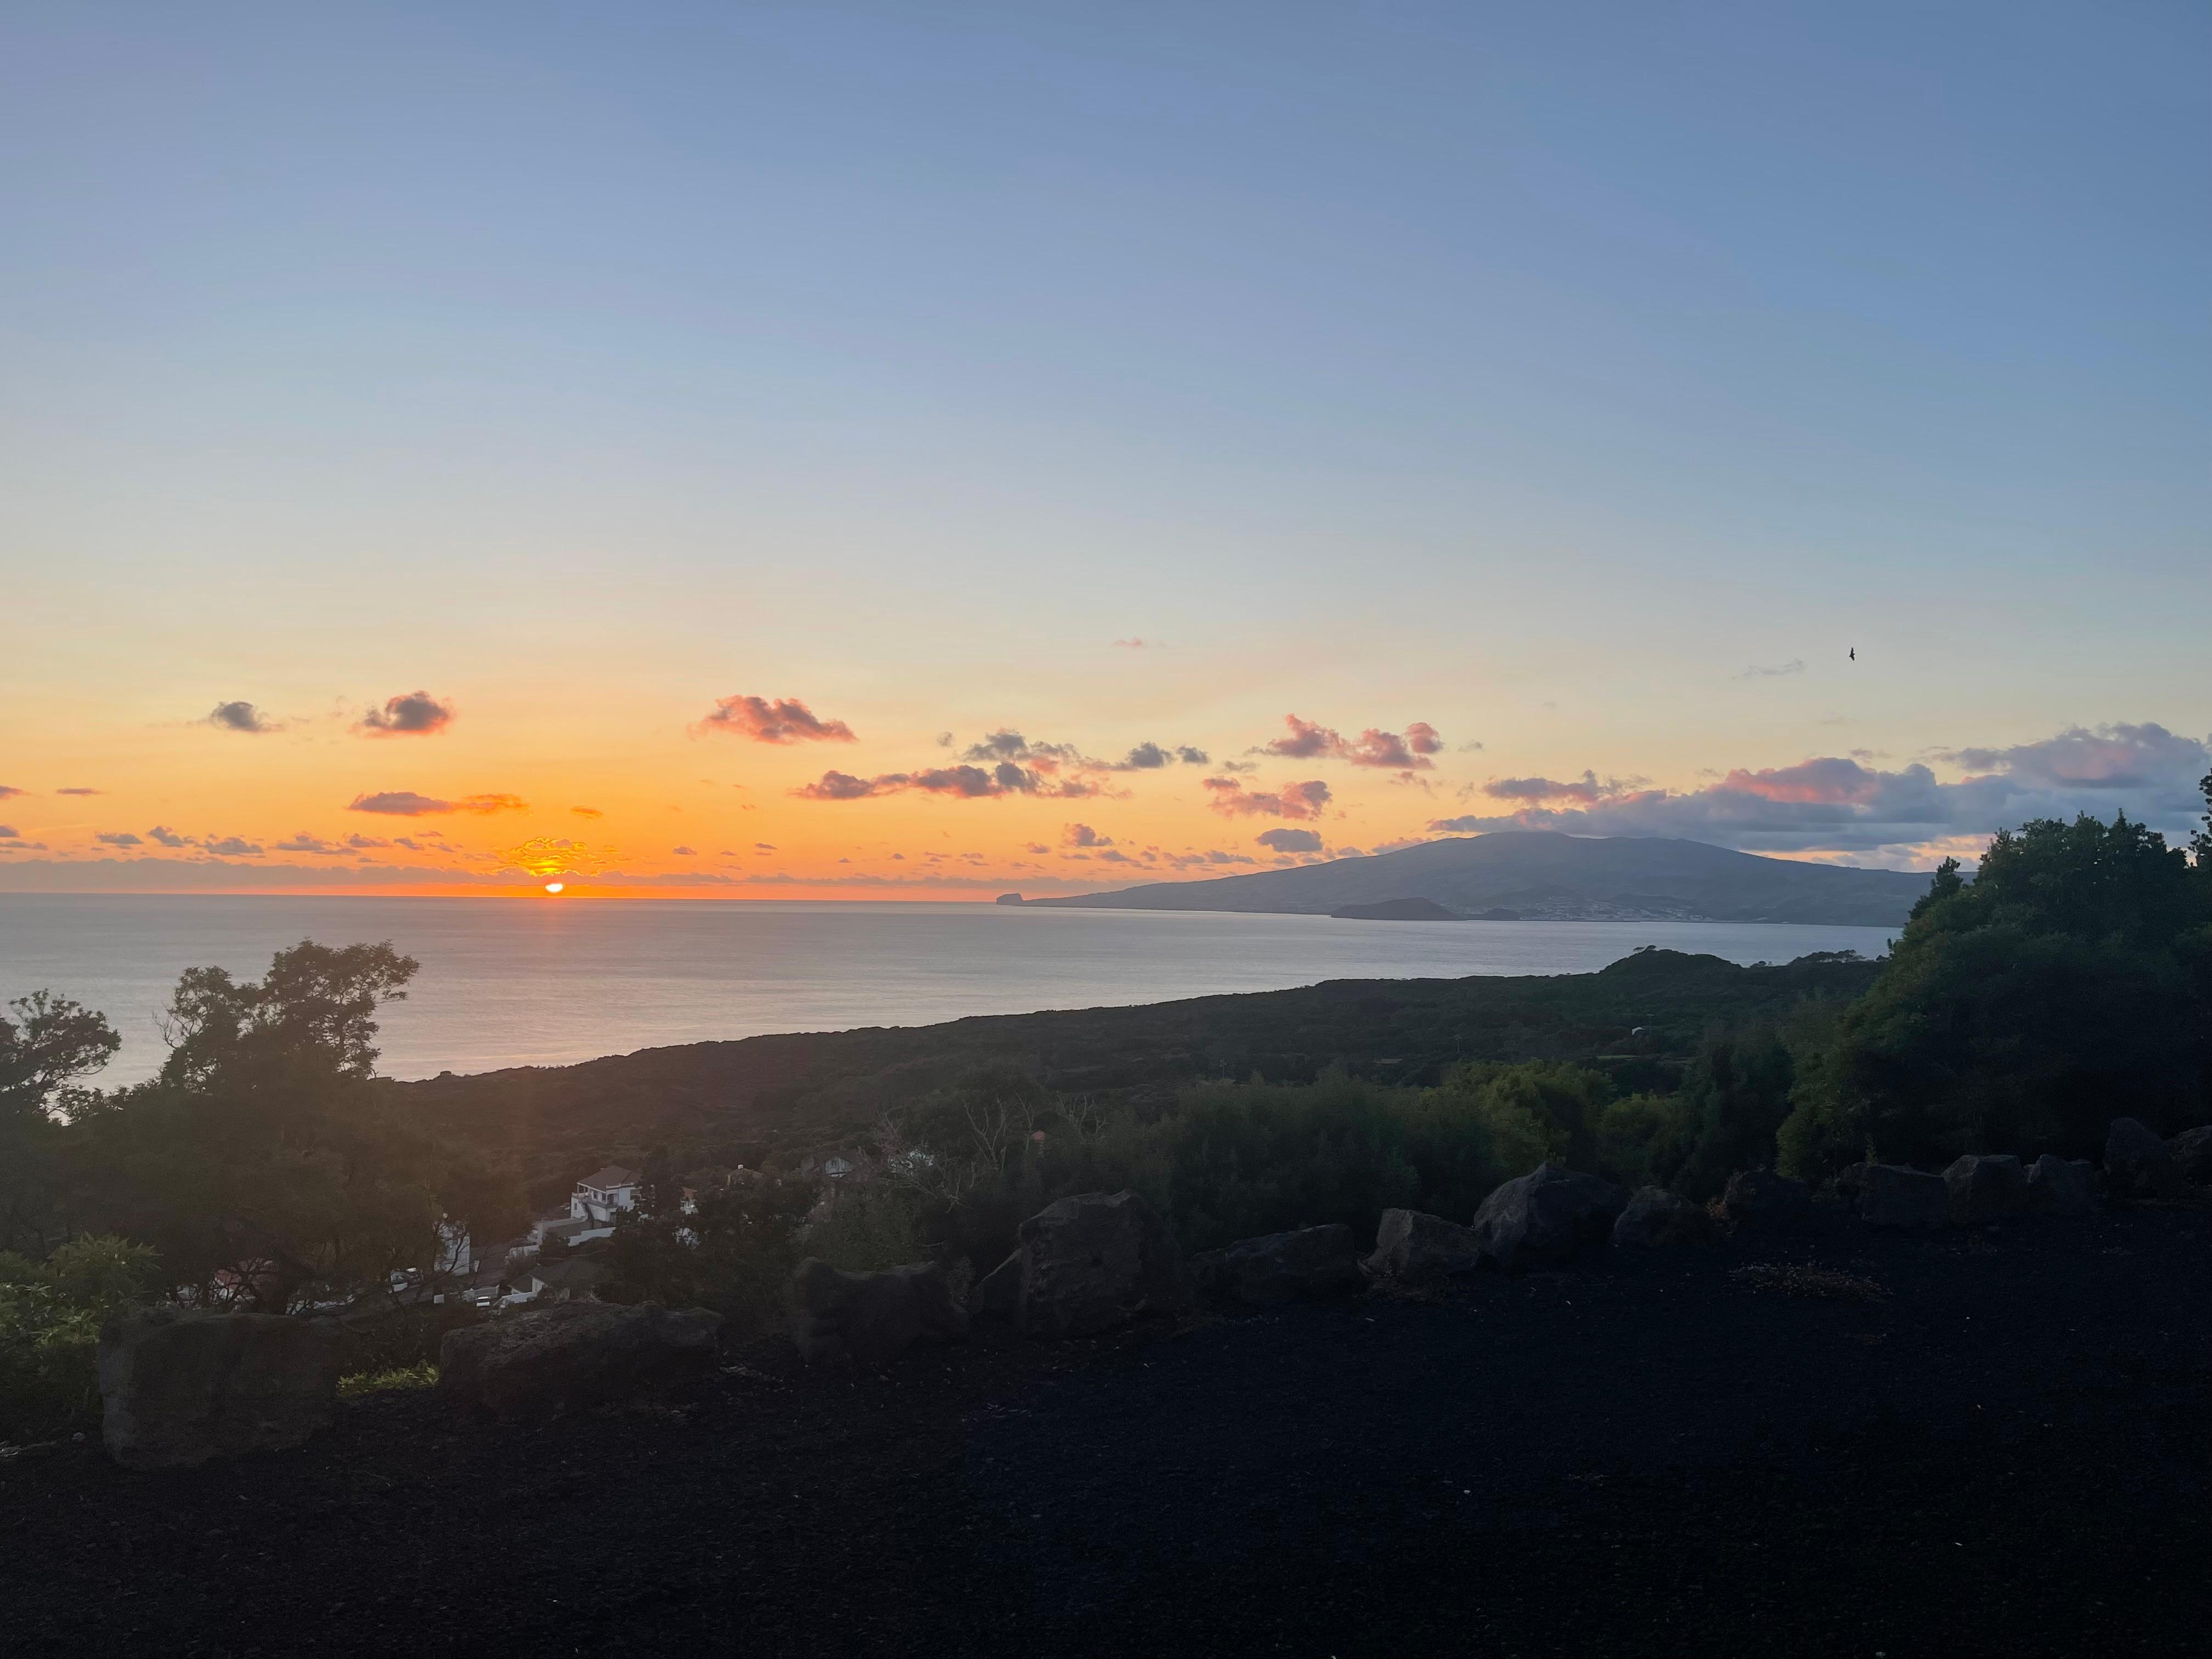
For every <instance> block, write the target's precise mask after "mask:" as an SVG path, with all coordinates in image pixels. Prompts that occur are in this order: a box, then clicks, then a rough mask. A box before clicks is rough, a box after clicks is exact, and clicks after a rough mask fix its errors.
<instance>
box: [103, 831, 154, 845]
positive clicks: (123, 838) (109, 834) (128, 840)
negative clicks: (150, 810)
mask: <svg viewBox="0 0 2212 1659" xmlns="http://www.w3.org/2000/svg"><path fill="white" fill-rule="evenodd" d="M93 839H94V841H96V842H99V843H100V845H101V846H103V847H143V846H144V845H145V844H146V842H145V840H144V838H143V836H134V835H132V834H131V832H130V831H129V830H128V829H109V830H106V831H105V832H103V833H101V834H100V835H97V836H94V837H93Z"/></svg>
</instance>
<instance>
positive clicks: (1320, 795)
mask: <svg viewBox="0 0 2212 1659" xmlns="http://www.w3.org/2000/svg"><path fill="white" fill-rule="evenodd" d="M1205 787H1206V793H1207V795H1208V797H1209V799H1207V801H1206V805H1208V806H1211V807H1212V809H1213V810H1214V811H1217V812H1218V813H1220V814H1221V815H1222V816H1223V817H1231V818H1235V817H1269V818H1317V817H1320V816H1321V814H1322V808H1323V807H1325V806H1327V805H1328V799H1329V795H1328V785H1327V784H1325V783H1323V782H1322V781H1321V780H1320V779H1319V778H1315V779H1313V780H1312V781H1310V782H1306V783H1286V784H1285V785H1284V786H1283V787H1281V788H1280V789H1266V790H1260V789H1247V788H1245V787H1244V785H1243V782H1242V781H1239V780H1238V779H1236V778H1208V779H1206V785H1205Z"/></svg>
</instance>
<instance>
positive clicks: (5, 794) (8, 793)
mask: <svg viewBox="0 0 2212 1659" xmlns="http://www.w3.org/2000/svg"><path fill="white" fill-rule="evenodd" d="M21 793H23V792H22V791H21V790H20V789H18V788H16V787H15V785H14V784H12V783H0V800H13V799H15V797H16V796H18V795H20V794H21Z"/></svg>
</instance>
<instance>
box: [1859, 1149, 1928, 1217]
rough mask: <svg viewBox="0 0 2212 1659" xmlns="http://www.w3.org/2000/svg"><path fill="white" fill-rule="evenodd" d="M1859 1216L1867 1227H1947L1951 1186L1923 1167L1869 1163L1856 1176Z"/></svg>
mask: <svg viewBox="0 0 2212 1659" xmlns="http://www.w3.org/2000/svg"><path fill="white" fill-rule="evenodd" d="M1859 1219H1861V1220H1862V1221H1863V1222H1865V1223H1866V1224H1867V1225H1868V1226H1869V1227H1905V1228H1930V1229H1933V1228H1936V1227H1948V1226H1949V1225H1951V1188H1950V1186H1949V1184H1948V1183H1947V1182H1945V1181H1944V1179H1943V1177H1942V1176H1939V1175H1929V1173H1928V1172H1927V1171H1926V1170H1908V1169H1906V1168H1905V1167H1904V1166H1903V1165H1902V1164H1868V1165H1867V1166H1866V1170H1865V1172H1864V1173H1863V1174H1862V1175H1861V1176H1860V1177H1859Z"/></svg>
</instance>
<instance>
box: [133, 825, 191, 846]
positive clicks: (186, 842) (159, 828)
mask: <svg viewBox="0 0 2212 1659" xmlns="http://www.w3.org/2000/svg"><path fill="white" fill-rule="evenodd" d="M146 839H147V840H149V841H151V842H159V843H160V844H161V846H163V847H197V846H198V845H199V842H197V841H195V840H193V839H192V837H191V836H180V835H179V834H178V833H177V832H176V831H175V830H173V829H170V828H169V826H168V825H167V824H166V823H157V824H155V826H154V827H153V828H152V829H149V830H148V831H147V832H146Z"/></svg>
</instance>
